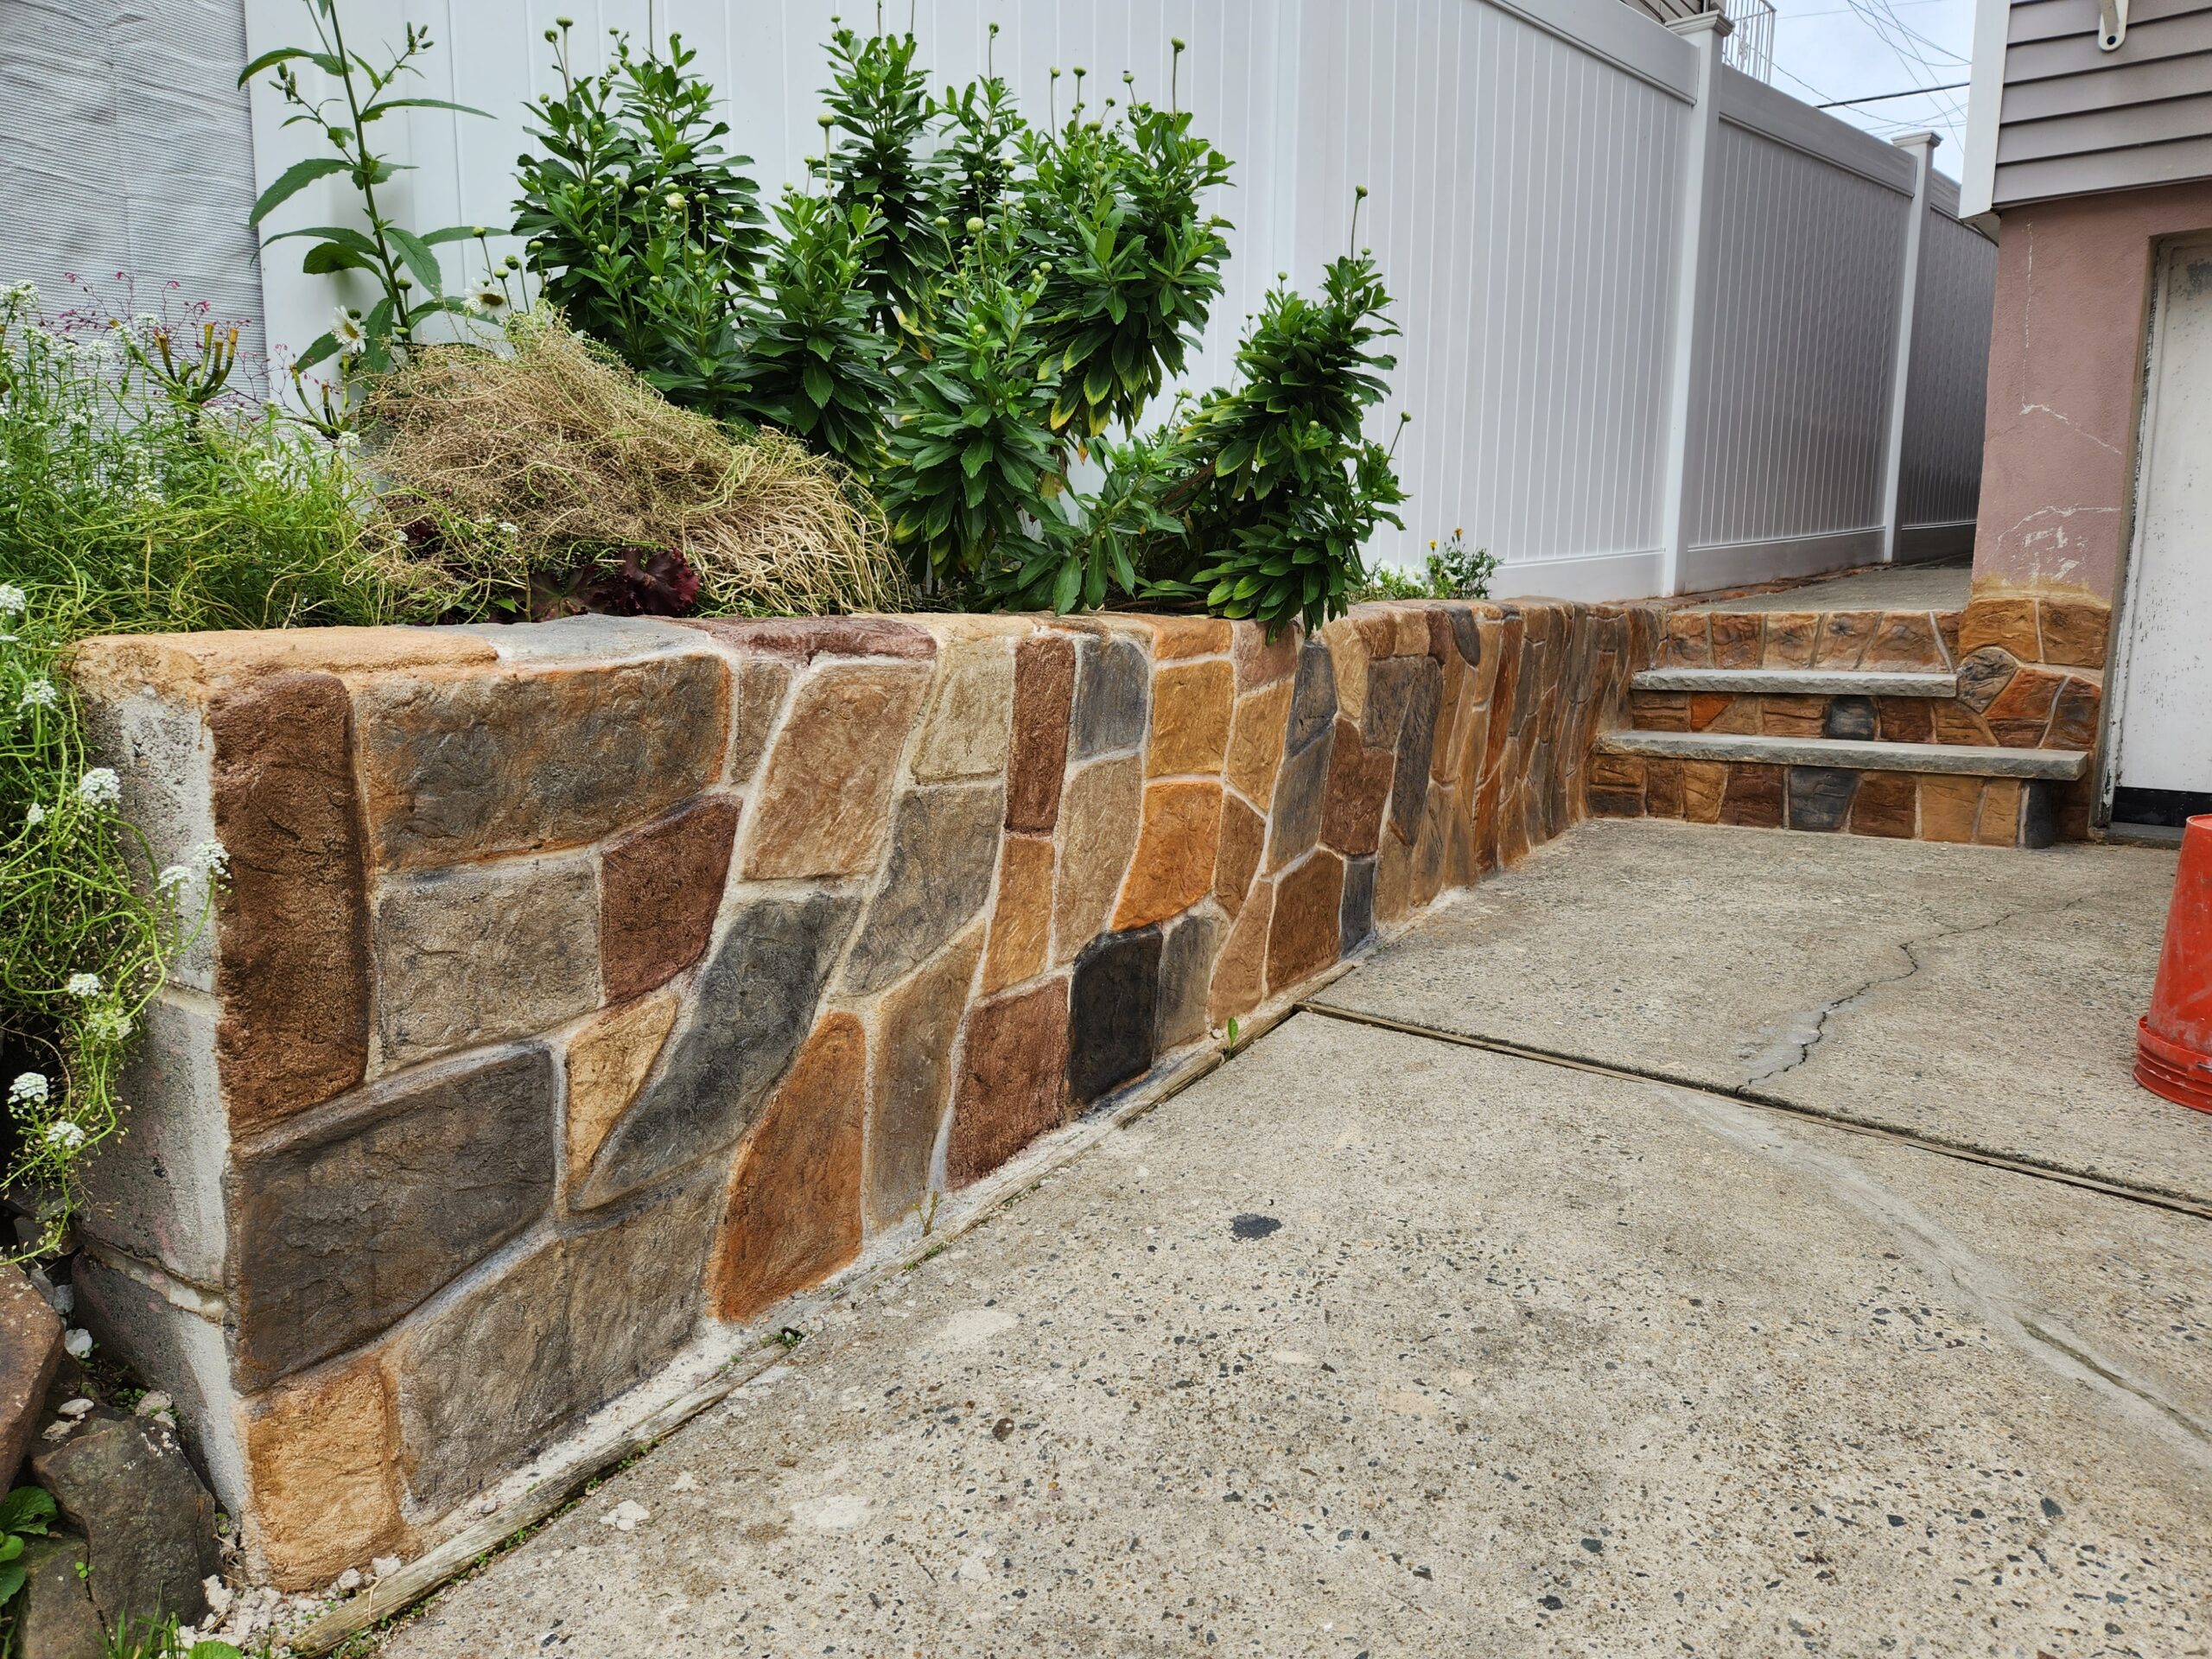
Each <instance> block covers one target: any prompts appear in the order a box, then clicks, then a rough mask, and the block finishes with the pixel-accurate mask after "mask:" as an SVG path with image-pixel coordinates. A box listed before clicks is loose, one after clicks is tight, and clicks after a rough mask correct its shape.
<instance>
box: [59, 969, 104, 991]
mask: <svg viewBox="0 0 2212 1659" xmlns="http://www.w3.org/2000/svg"><path fill="white" fill-rule="evenodd" d="M62 989H64V990H65V991H67V992H68V993H69V995H72V996H98V995H99V994H100V976H99V975H98V974H72V975H70V976H69V982H68V983H67V985H65V986H63V987H62Z"/></svg>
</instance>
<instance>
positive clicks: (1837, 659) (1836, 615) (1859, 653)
mask: <svg viewBox="0 0 2212 1659" xmlns="http://www.w3.org/2000/svg"><path fill="white" fill-rule="evenodd" d="M1881 622H1882V613H1881V612H1879V611H1830V612H1828V613H1826V614H1825V615H1823V616H1822V617H1821V641H1820V644H1819V645H1818V646H1816V647H1815V650H1814V652H1813V665H1814V666H1815V667H1816V668H1856V667H1858V666H1859V659H1860V658H1863V657H1865V656H1866V647H1867V645H1868V644H1869V642H1871V641H1872V639H1873V637H1874V630H1875V629H1876V628H1878V627H1879V626H1881Z"/></svg>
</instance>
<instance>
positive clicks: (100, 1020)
mask: <svg viewBox="0 0 2212 1659" xmlns="http://www.w3.org/2000/svg"><path fill="white" fill-rule="evenodd" d="M136 1029H137V1027H134V1026H133V1025H132V1024H131V1023H130V1015H129V1014H118V1013H117V1012H116V1011H115V1010H114V1009H113V1008H102V1009H100V1010H99V1012H98V1013H96V1014H93V1015H92V1018H91V1019H89V1020H86V1021H85V1035H86V1039H89V1040H90V1041H92V1042H95V1043H119V1042H122V1041H123V1040H124V1039H126V1038H127V1037H129V1036H130V1033H132V1032H133V1031H134V1030H136Z"/></svg>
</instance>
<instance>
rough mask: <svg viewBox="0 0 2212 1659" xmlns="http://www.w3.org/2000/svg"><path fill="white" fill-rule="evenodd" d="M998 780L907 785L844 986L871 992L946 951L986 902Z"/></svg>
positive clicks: (1000, 807)
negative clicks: (885, 862)
mask: <svg viewBox="0 0 2212 1659" xmlns="http://www.w3.org/2000/svg"><path fill="white" fill-rule="evenodd" d="M1005 810H1006V791H1005V788H1004V786H1003V785H1000V784H997V783H988V784H948V785H941V786H939V787H937V788H934V789H910V790H908V791H906V794H904V795H903V796H901V797H900V798H899V804H898V808H897V810H896V812H895V814H894V816H893V819H892V824H891V858H890V861H889V864H888V866H887V868H886V869H885V872H884V877H883V885H882V886H881V887H880V888H878V889H877V891H876V895H875V898H874V900H873V902H871V903H870V904H869V906H868V917H867V919H866V920H864V921H863V922H862V923H861V931H860V938H859V939H858V940H857V941H856V942H855V944H854V946H853V954H852V957H851V958H850V959H849V961H848V962H847V963H846V964H845V975H844V983H845V988H846V989H847V990H849V991H851V992H852V993H854V994H855V995H859V996H868V995H873V994H874V993H875V992H877V991H880V990H882V989H884V988H886V987H887V986H890V985H893V984H896V983H897V982H899V980H901V979H904V978H905V977H906V976H907V975H908V974H910V973H912V971H913V970H914V969H917V968H918V967H920V966H921V964H922V963H925V962H927V961H928V960H929V959H930V958H931V957H933V956H935V955H936V954H937V953H938V950H941V949H943V948H944V944H945V942H946V941H947V940H949V939H950V938H952V936H953V935H954V934H955V933H957V932H958V931H960V930H961V928H962V927H963V926H964V925H966V924H967V922H968V919H969V918H970V917H972V916H974V915H975V914H976V912H978V911H980V910H981V909H982V907H983V901H984V899H987V898H988V897H989V896H990V891H991V874H992V872H993V871H994V870H995V869H996V868H997V867H998V856H999V820H1000V819H1001V817H1002V816H1003V815H1004V812H1005Z"/></svg>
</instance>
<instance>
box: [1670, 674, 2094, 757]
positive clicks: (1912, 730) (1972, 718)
mask: <svg viewBox="0 0 2212 1659" xmlns="http://www.w3.org/2000/svg"><path fill="white" fill-rule="evenodd" d="M2016 678H2018V677H2017V676H2016ZM2053 678H2054V679H2056V680H2058V682H2059V683H2056V684H2055V685H2051V686H2049V687H2038V686H2036V685H2035V684H2034V683H2032V682H2030V683H2027V684H2024V685H2023V687H2022V691H2023V693H2024V695H2023V696H2019V697H2017V698H2009V699H2008V698H2006V697H2004V696H1999V698H1998V699H1997V700H1996V701H1995V702H1992V703H1991V704H1990V705H1989V708H1988V709H1987V712H1986V713H1978V712H1976V711H1975V709H1974V708H1973V706H1972V705H1971V704H1970V703H1968V702H1965V701H1963V700H1961V699H1957V698H1950V697H1861V696H1781V695H1777V694H1772V693H1764V694H1757V695H1751V696H1724V695H1722V694H1719V693H1717V692H1713V693H1707V692H1698V691H1631V692H1630V694H1629V716H1630V723H1631V724H1632V725H1633V726H1634V727H1635V728H1636V729H1637V731H1642V732H1735V733H1741V734H1745V735H1747V736H1763V737H1833V738H1857V739H1861V740H1866V741H1881V742H1885V743H1968V744H1974V745H1976V746H1978V747H1985V748H1988V747H1996V748H2020V749H2038V748H2040V749H2087V748H2089V747H2093V746H2094V744H2095V742H2096V737H2097V708H2098V692H2097V687H2096V685H2095V684H2094V682H2092V681H2089V680H2086V679H2079V678H2074V677H2053Z"/></svg>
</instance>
